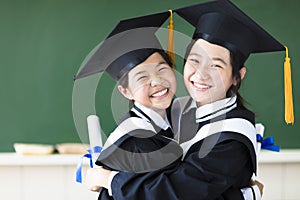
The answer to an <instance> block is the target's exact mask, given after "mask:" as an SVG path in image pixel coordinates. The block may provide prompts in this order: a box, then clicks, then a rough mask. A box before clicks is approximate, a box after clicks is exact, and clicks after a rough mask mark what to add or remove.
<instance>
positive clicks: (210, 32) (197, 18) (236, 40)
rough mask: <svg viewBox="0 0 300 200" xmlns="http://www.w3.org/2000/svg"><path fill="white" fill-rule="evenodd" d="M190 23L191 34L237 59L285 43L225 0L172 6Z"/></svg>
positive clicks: (275, 47) (279, 47)
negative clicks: (235, 55)
mask: <svg viewBox="0 0 300 200" xmlns="http://www.w3.org/2000/svg"><path fill="white" fill-rule="evenodd" d="M174 11H175V12H176V13H177V14H179V15H180V16H181V17H182V18H184V19H185V20H186V21H188V22H189V23H190V24H192V25H193V26H194V27H195V28H196V30H195V32H194V35H193V38H194V39H196V38H202V39H204V40H206V41H208V42H211V43H214V44H217V45H220V46H223V47H225V48H227V49H229V50H230V51H232V52H233V53H237V54H239V55H241V57H242V58H241V63H240V64H244V62H245V61H246V60H247V58H248V57H249V55H250V54H251V53H260V52H272V51H284V50H285V47H284V46H283V45H282V44H281V43H279V42H278V41H277V40H276V39H274V38H273V37H272V36H271V35H270V34H269V33H267V32H266V31H265V30H264V29H263V28H262V27H260V26H259V25H258V24H257V23H256V22H255V21H253V20H252V19H251V18H250V17H249V16H247V15H246V14H245V13H244V12H243V11H241V10H240V9H239V8H238V7H236V6H235V5H234V4H233V3H231V2H230V1H228V0H216V1H210V2H206V3H200V4H196V5H192V6H188V7H184V8H179V9H176V10H174Z"/></svg>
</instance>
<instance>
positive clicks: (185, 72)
mask: <svg viewBox="0 0 300 200" xmlns="http://www.w3.org/2000/svg"><path fill="white" fill-rule="evenodd" d="M194 73H195V69H194V68H193V67H191V66H190V65H189V64H185V66H184V70H183V78H184V79H185V80H189V78H190V77H191V76H192V75H193V74H194Z"/></svg>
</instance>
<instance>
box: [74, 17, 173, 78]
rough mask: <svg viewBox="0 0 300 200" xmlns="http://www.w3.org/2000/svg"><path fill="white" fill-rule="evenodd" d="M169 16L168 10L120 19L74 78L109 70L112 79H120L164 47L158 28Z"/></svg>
mask: <svg viewBox="0 0 300 200" xmlns="http://www.w3.org/2000/svg"><path fill="white" fill-rule="evenodd" d="M168 17H169V12H163V13H157V14H152V15H147V16H142V17H136V18H131V19H126V20H122V21H120V22H119V23H118V24H117V25H116V27H115V28H114V29H113V30H112V32H111V33H110V34H109V35H108V36H107V38H106V39H105V40H104V41H103V42H102V43H101V44H100V45H99V47H98V48H97V49H96V50H95V52H94V53H93V55H91V57H90V58H89V59H88V60H87V61H86V63H85V64H84V65H83V66H82V67H81V69H80V70H79V72H78V73H77V75H76V76H75V78H74V79H79V78H83V77H86V76H89V75H92V74H95V73H97V72H101V71H107V72H108V73H109V74H110V75H111V76H112V78H113V79H115V80H119V79H120V78H121V77H122V76H123V75H124V74H126V73H127V72H128V71H129V70H131V69H132V68H133V67H135V66H136V65H138V64H140V63H141V62H143V61H145V60H146V59H147V58H148V57H149V56H150V55H151V54H153V53H154V52H156V51H158V50H161V51H162V47H161V45H160V42H159V41H158V39H157V37H156V36H155V32H156V31H157V30H158V28H159V27H160V26H161V25H162V24H163V23H164V22H165V21H166V20H167V19H168Z"/></svg>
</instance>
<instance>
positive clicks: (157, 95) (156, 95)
mask: <svg viewBox="0 0 300 200" xmlns="http://www.w3.org/2000/svg"><path fill="white" fill-rule="evenodd" d="M168 91H169V89H168V88H166V89H164V90H161V91H159V92H156V93H154V94H152V95H151V97H161V96H164V95H165V94H167V92H168Z"/></svg>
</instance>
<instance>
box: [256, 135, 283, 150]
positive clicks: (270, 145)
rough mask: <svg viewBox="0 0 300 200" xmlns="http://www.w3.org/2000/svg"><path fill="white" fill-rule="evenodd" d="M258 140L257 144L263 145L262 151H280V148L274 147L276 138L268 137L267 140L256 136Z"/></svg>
mask: <svg viewBox="0 0 300 200" xmlns="http://www.w3.org/2000/svg"><path fill="white" fill-rule="evenodd" d="M256 140H257V142H260V143H261V148H262V149H266V150H270V151H277V152H279V151H280V147H279V146H278V145H274V141H275V139H274V137H273V136H271V137H267V138H263V137H262V136H261V135H260V134H256Z"/></svg>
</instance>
